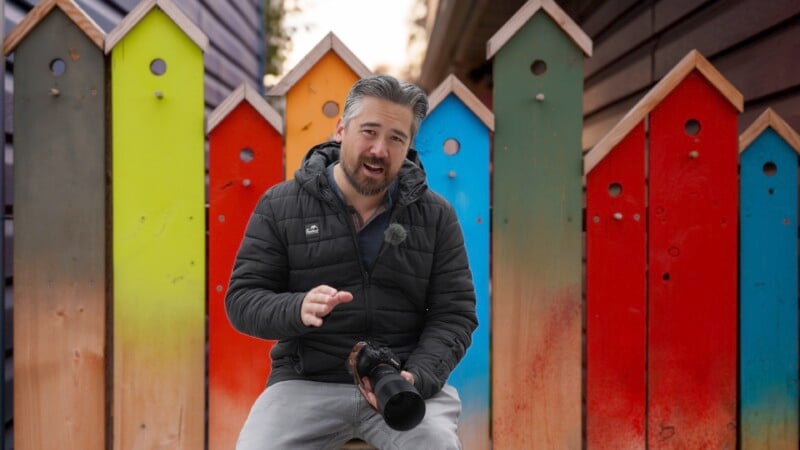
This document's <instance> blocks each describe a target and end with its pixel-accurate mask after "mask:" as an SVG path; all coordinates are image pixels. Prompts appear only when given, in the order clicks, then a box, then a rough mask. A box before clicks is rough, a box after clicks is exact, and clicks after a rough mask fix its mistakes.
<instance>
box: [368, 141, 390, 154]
mask: <svg viewBox="0 0 800 450" xmlns="http://www.w3.org/2000/svg"><path fill="white" fill-rule="evenodd" d="M369 152H370V154H371V155H372V156H375V157H377V158H385V157H386V156H388V155H389V146H388V145H387V144H386V141H385V140H383V139H378V140H376V141H375V143H374V144H373V145H372V148H370V150H369Z"/></svg>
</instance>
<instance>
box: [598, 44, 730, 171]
mask: <svg viewBox="0 0 800 450" xmlns="http://www.w3.org/2000/svg"><path fill="white" fill-rule="evenodd" d="M695 70H696V71H698V72H699V73H701V74H702V75H703V76H704V77H705V78H706V79H707V80H708V81H709V82H710V83H711V84H712V85H713V86H714V87H715V88H716V89H717V90H718V91H719V92H720V93H721V94H722V95H723V96H724V97H725V98H726V99H727V100H728V102H730V103H731V104H732V105H733V106H734V107H735V108H736V109H737V110H738V111H742V110H743V109H744V101H743V98H742V94H741V93H740V92H739V91H737V90H736V88H735V87H733V85H731V84H730V82H728V80H726V79H725V77H723V76H722V74H720V73H719V71H717V70H716V69H715V68H714V66H712V65H711V63H709V62H708V60H707V59H705V58H704V57H703V55H701V54H700V53H699V52H698V51H696V50H692V51H690V52H689V53H688V54H687V55H686V56H684V58H683V59H682V60H681V61H680V62H679V63H678V64H677V65H676V66H675V67H674V68H673V69H672V70H671V71H670V72H669V73H668V74H667V75H666V76H665V77H664V78H662V79H661V81H659V82H658V83H657V84H656V85H655V86H654V87H653V88H652V89H651V90H650V91H649V92H648V93H647V95H645V96H644V97H642V99H641V100H639V102H638V103H636V106H634V107H633V109H631V110H630V111H628V113H627V114H625V116H624V117H623V118H622V119H621V120H620V121H619V123H618V124H617V125H616V126H615V127H614V128H612V129H611V131H609V132H608V134H606V135H605V136H604V137H603V139H601V140H600V142H598V143H597V145H595V146H594V148H592V150H591V151H590V152H589V153H588V154H587V155H586V158H584V166H583V170H584V173H585V174H588V173H589V172H590V171H591V170H592V169H593V168H594V167H595V166H596V165H597V163H598V162H599V161H600V160H601V159H603V158H604V157H605V156H606V155H607V154H608V152H610V151H611V149H613V148H614V147H615V146H616V145H617V144H618V143H619V142H620V141H621V140H622V139H623V138H624V137H625V136H626V135H627V134H628V133H629V132H630V130H631V129H633V127H635V126H636V125H637V124H639V123H640V122H641V121H642V120H644V118H645V117H646V116H647V115H648V114H649V113H650V111H652V110H653V108H655V107H656V105H658V104H660V103H661V101H663V99H664V98H665V97H666V96H667V95H669V94H670V93H671V92H672V90H673V89H675V87H676V86H678V84H679V83H681V82H682V81H683V79H684V78H686V77H687V76H688V75H689V74H690V73H692V72H693V71H695Z"/></svg>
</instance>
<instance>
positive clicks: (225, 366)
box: [208, 87, 283, 450]
mask: <svg viewBox="0 0 800 450" xmlns="http://www.w3.org/2000/svg"><path fill="white" fill-rule="evenodd" d="M245 90H250V89H249V88H244V89H242V88H241V87H240V89H238V90H237V91H236V92H234V93H233V94H231V97H230V99H237V98H238V99H239V102H238V103H237V104H236V105H235V106H234V107H233V109H232V110H230V112H229V113H228V114H226V115H225V116H224V117H223V118H221V120H220V122H219V123H218V126H216V127H214V129H213V130H212V131H211V132H210V134H209V154H210V160H209V193H208V195H209V213H208V216H209V220H208V231H209V249H208V251H209V253H208V261H209V262H208V269H209V271H208V321H209V322H208V333H209V336H208V340H209V342H208V345H209V348H208V352H209V353H208V406H209V410H208V448H209V449H212V450H214V449H220V450H222V449H232V448H234V447H235V446H236V439H237V437H238V436H239V431H240V430H241V429H242V426H243V425H244V421H245V419H246V418H247V414H248V413H249V412H250V407H251V406H252V405H253V402H255V400H256V398H258V396H259V395H260V394H261V392H263V390H264V387H265V386H266V380H267V376H268V375H269V372H270V358H269V350H270V348H271V347H272V343H268V342H266V341H263V340H259V339H255V338H252V337H249V336H246V335H244V334H241V333H239V332H238V331H236V330H234V329H233V327H232V326H231V324H230V322H229V321H228V316H227V314H226V312H225V293H226V292H227V290H228V281H229V280H230V276H231V269H232V267H233V262H234V259H235V258H236V251H237V250H238V249H239V246H240V244H241V240H242V236H244V231H245V228H246V226H247V222H248V220H249V219H250V215H251V213H252V211H253V209H254V208H255V205H256V203H257V202H258V199H259V198H260V197H261V195H262V194H263V193H264V192H265V191H266V190H267V189H268V188H270V187H271V186H273V185H275V184H277V183H278V182H280V181H281V180H282V179H283V136H282V135H281V133H280V131H279V130H276V129H275V128H274V127H273V126H272V124H271V123H270V121H269V120H267V119H266V118H265V117H264V116H263V115H262V113H261V111H259V110H257V109H256V108H255V107H254V106H253V103H252V102H251V101H249V100H247V99H246V97H245V95H246V94H243V92H244V91H245ZM259 100H260V101H261V102H263V99H260V98H259ZM226 104H228V102H227V101H226V102H224V103H223V105H221V106H220V108H223V107H224V106H225V105H226ZM243 152H244V153H243Z"/></svg>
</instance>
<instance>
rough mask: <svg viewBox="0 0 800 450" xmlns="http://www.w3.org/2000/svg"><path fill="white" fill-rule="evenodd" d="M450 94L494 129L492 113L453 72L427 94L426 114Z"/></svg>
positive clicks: (488, 126) (487, 126)
mask: <svg viewBox="0 0 800 450" xmlns="http://www.w3.org/2000/svg"><path fill="white" fill-rule="evenodd" d="M450 94H453V95H455V96H456V97H458V99H459V100H461V101H462V102H463V103H464V105H466V106H467V108H469V110H470V111H472V113H473V114H475V115H476V116H477V117H478V119H480V121H481V122H483V124H484V125H486V128H488V129H489V130H491V131H494V114H493V113H492V112H491V111H489V108H487V107H486V105H484V104H483V102H481V101H480V99H478V97H476V96H475V94H473V93H472V91H470V90H469V88H467V87H466V86H464V83H462V82H461V80H459V79H458V77H456V76H455V75H453V74H450V75H448V77H447V78H445V79H444V81H442V83H441V84H440V85H439V86H438V87H437V88H436V89H434V90H433V92H431V95H429V96H428V115H430V114H431V112H432V111H433V110H434V109H436V107H437V106H439V103H441V102H442V101H443V100H444V99H445V98H447V96H448V95H450Z"/></svg>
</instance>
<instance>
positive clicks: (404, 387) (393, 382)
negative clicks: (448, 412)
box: [346, 342, 425, 431]
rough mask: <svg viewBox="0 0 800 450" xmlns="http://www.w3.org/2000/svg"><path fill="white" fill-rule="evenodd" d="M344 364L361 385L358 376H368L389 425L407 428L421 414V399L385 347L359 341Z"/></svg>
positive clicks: (423, 404) (396, 360) (419, 418)
mask: <svg viewBox="0 0 800 450" xmlns="http://www.w3.org/2000/svg"><path fill="white" fill-rule="evenodd" d="M346 365H347V371H348V372H349V373H350V374H351V375H353V380H354V381H355V383H356V385H358V386H361V384H362V383H361V378H362V377H368V378H369V382H370V386H371V387H372V392H374V393H375V397H376V398H377V399H378V412H379V413H380V414H381V415H382V416H383V420H384V421H385V422H386V424H387V425H389V426H390V427H392V428H394V429H395V430H398V431H408V430H410V429H412V428H414V427H415V426H417V425H418V424H419V423H420V422H421V421H422V418H423V417H425V401H424V400H423V399H422V396H421V395H419V392H418V391H417V388H415V387H414V385H412V384H411V383H409V382H408V381H406V380H405V378H403V377H401V376H400V368H401V366H400V360H398V359H397V357H396V356H395V355H394V353H392V351H391V350H389V349H388V348H386V347H376V346H373V345H371V344H369V343H367V342H359V343H357V344H356V345H355V346H353V351H352V352H350V357H348V358H347V363H346Z"/></svg>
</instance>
